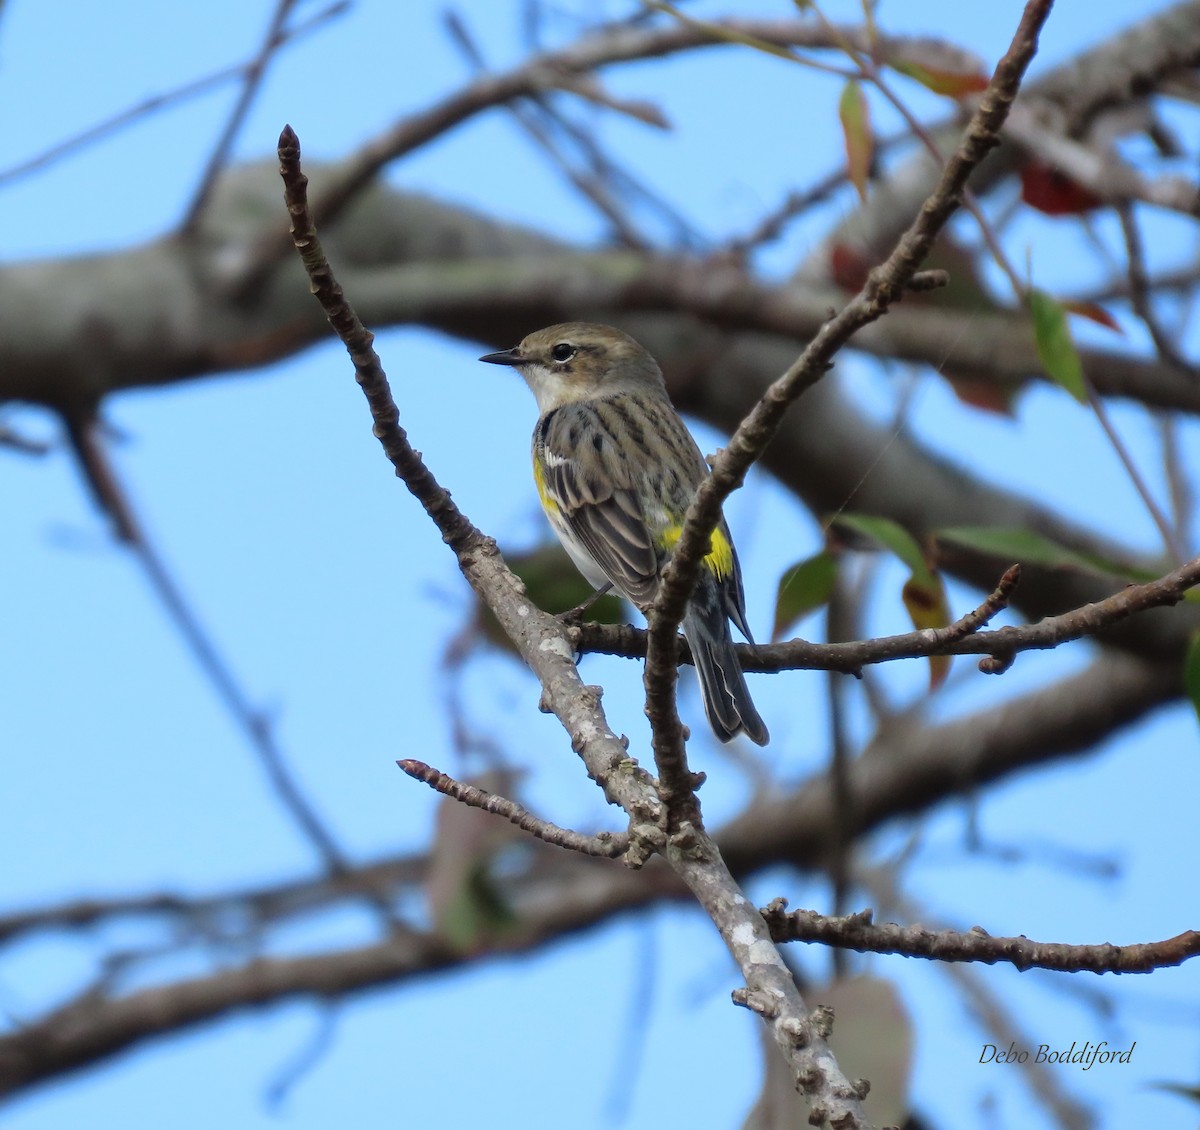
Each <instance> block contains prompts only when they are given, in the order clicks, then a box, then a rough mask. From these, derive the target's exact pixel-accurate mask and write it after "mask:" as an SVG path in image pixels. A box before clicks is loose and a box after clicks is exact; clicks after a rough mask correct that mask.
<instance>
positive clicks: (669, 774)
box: [645, 0, 1051, 816]
mask: <svg viewBox="0 0 1200 1130" xmlns="http://www.w3.org/2000/svg"><path fill="white" fill-rule="evenodd" d="M1050 8H1051V2H1050V0H1030V2H1029V3H1028V4H1027V5H1026V7H1025V11H1024V14H1023V15H1022V18H1021V25H1020V27H1019V28H1018V30H1017V33H1016V35H1015V36H1014V38H1013V41H1012V43H1011V44H1010V46H1009V49H1008V51H1007V53H1006V54H1005V56H1004V58H1003V59H1001V61H1000V63H999V64H998V65H997V67H996V70H995V73H994V74H993V76H992V79H991V82H990V83H989V84H988V88H987V90H986V91H985V92H984V93H983V95H982V96H981V98H980V101H979V105H978V107H977V108H976V110H975V112H974V114H973V115H972V117H971V121H970V123H969V124H968V126H967V128H966V130H965V131H964V134H963V138H962V140H961V142H960V143H959V146H958V148H957V149H956V150H955V152H954V154H953V155H952V156H951V157H950V159H949V160H948V161H947V162H946V164H945V167H944V169H943V171H942V176H941V178H940V180H939V182H938V186H937V188H936V189H935V191H934V193H933V195H932V196H930V197H929V199H928V200H926V202H925V204H924V205H923V206H922V208H921V210H920V212H919V213H918V215H917V218H916V219H915V220H914V221H913V223H912V224H911V226H910V227H909V229H908V231H907V232H906V233H905V234H904V236H903V237H902V238H901V240H900V242H899V243H898V244H897V246H896V248H895V250H894V251H893V252H892V254H891V255H890V256H889V257H888V259H887V261H886V262H885V263H883V264H882V265H881V266H880V267H877V268H876V269H875V270H873V271H872V272H871V276H870V278H869V280H868V282H867V284H866V285H865V286H864V287H863V289H862V290H861V291H860V292H859V294H858V295H857V296H856V297H855V298H854V299H853V300H852V301H851V302H850V303H848V304H847V305H846V306H845V307H843V308H842V310H841V312H840V313H839V314H837V315H836V316H835V317H833V318H831V319H830V320H829V321H827V322H826V323H825V325H824V326H822V328H821V330H820V331H819V332H818V333H817V335H816V337H814V338H813V340H812V341H811V342H810V343H809V345H808V347H807V348H806V349H805V350H804V351H803V353H801V355H800V357H799V358H798V359H797V360H796V361H795V362H794V364H793V365H792V366H791V368H790V369H789V370H788V372H786V373H785V374H784V375H783V376H782V377H780V378H779V379H778V380H777V381H776V382H775V383H774V384H773V385H772V386H771V387H770V388H769V389H768V390H767V392H766V393H765V394H764V395H763V397H762V398H761V399H760V400H759V402H758V404H757V405H756V406H755V407H754V409H753V411H752V412H751V413H750V415H749V416H747V417H746V419H745V420H743V421H742V423H741V424H740V425H739V426H738V429H737V431H736V432H735V433H734V434H733V436H732V437H731V439H730V441H729V446H728V447H727V448H725V450H724V451H722V452H719V453H718V455H717V458H716V459H715V461H714V463H713V469H712V474H711V475H710V476H709V478H708V479H706V480H705V482H704V483H703V484H702V485H701V487H700V489H699V491H697V493H696V498H695V499H694V501H693V502H692V504H691V506H690V507H689V509H688V515H687V518H686V519H685V521H684V528H683V533H682V535H681V536H680V538H679V541H678V543H677V544H676V546H675V549H674V552H673V553H672V556H671V560H670V562H669V563H668V565H667V568H666V569H665V570H664V573H663V577H662V581H661V583H660V585H659V588H658V593H657V595H656V597H655V601H654V606H653V608H652V609H651V611H650V615H649V629H648V632H647V646H646V671H645V684H646V709H647V713H648V714H649V715H650V717H651V723H652V725H653V728H654V758H655V764H656V765H657V766H658V775H659V780H660V783H661V786H662V787H663V788H665V789H667V790H668V791H667V792H665V793H664V795H663V799H664V802H666V803H667V806H668V810H669V811H670V810H671V808H672V801H673V799H674V796H675V795H676V794H677V795H679V796H680V797H684V796H687V795H688V794H689V793H690V792H691V789H692V784H691V781H690V776H689V773H688V769H687V760H686V755H685V753H684V748H683V735H682V730H681V728H680V723H679V719H678V714H677V712H676V710H675V699H674V691H675V681H676V664H677V655H678V636H677V632H676V629H677V627H678V625H679V621H680V620H681V619H682V617H683V612H684V608H685V606H686V603H687V600H688V597H689V596H690V595H691V592H692V589H693V588H694V587H695V583H696V579H697V577H698V576H699V572H700V567H701V561H702V559H703V557H704V555H705V554H706V553H707V552H708V546H709V541H710V538H711V536H712V531H713V530H714V529H715V528H716V525H717V522H718V521H719V520H720V516H721V504H722V503H723V502H724V500H725V499H726V498H727V497H728V496H729V495H730V494H731V493H732V492H733V491H734V490H736V489H737V488H738V487H739V486H740V485H741V483H742V480H743V479H744V478H745V475H746V472H747V471H748V470H749V468H750V466H751V464H753V463H754V462H755V461H756V460H757V459H758V458H759V456H761V454H762V453H763V451H764V450H765V449H766V446H767V444H768V443H769V442H770V441H771V439H772V437H773V436H774V435H775V433H776V431H777V430H778V429H779V425H780V423H781V422H782V419H783V415H784V413H785V412H786V411H787V408H788V406H789V405H790V404H791V402H792V401H793V400H795V399H796V398H797V397H798V396H799V395H800V394H801V393H802V392H803V391H804V390H805V389H806V388H808V387H809V386H810V385H812V384H814V383H815V382H816V381H818V380H819V379H820V378H821V377H822V376H823V375H824V373H825V371H826V370H827V369H828V368H829V365H830V363H831V361H832V359H833V357H834V355H835V354H836V353H837V351H838V350H839V349H841V348H842V347H843V346H844V345H845V344H846V343H847V342H848V341H850V339H851V338H852V337H853V335H854V334H855V333H856V332H857V331H858V329H860V328H861V327H862V326H865V325H867V324H868V323H870V322H873V321H875V320H877V319H878V318H880V317H882V316H883V314H885V313H886V312H887V310H888V307H889V306H890V305H891V304H892V303H893V302H897V301H899V300H900V298H901V297H902V295H903V293H904V290H905V289H906V287H907V286H908V284H909V282H910V280H911V279H912V277H913V275H914V274H916V272H917V269H918V268H919V267H920V265H921V263H922V261H923V260H924V258H925V256H926V255H927V254H928V253H929V250H930V248H931V247H932V246H933V241H934V239H935V238H936V237H937V234H938V232H940V231H941V229H942V227H943V226H944V225H945V224H946V222H947V221H948V220H949V219H950V217H951V216H952V215H953V213H954V211H955V209H956V208H957V206H958V203H959V201H960V200H961V198H962V194H963V192H964V190H965V187H966V183H967V179H968V178H969V177H970V175H971V173H972V171H973V170H974V169H975V167H976V166H977V165H978V164H979V162H980V161H982V160H983V158H984V156H985V155H986V154H987V152H988V151H989V150H990V149H991V148H993V147H994V146H995V145H997V144H998V143H999V133H1000V129H1001V127H1002V126H1003V124H1004V119H1005V117H1006V115H1007V113H1008V108H1009V106H1011V105H1012V102H1013V99H1014V98H1015V97H1016V94H1017V90H1018V89H1019V87H1020V83H1021V78H1022V76H1023V75H1024V73H1025V69H1026V68H1027V67H1028V65H1029V63H1030V61H1031V60H1032V59H1033V56H1034V53H1035V52H1036V50H1037V36H1038V32H1039V30H1040V28H1041V25H1042V23H1044V21H1045V20H1046V18H1047V17H1048V16H1049V14H1050ZM692 806H693V807H694V801H693V802H692ZM688 815H689V816H690V815H691V814H690V813H689V814H688Z"/></svg>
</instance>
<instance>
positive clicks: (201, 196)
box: [179, 0, 296, 237]
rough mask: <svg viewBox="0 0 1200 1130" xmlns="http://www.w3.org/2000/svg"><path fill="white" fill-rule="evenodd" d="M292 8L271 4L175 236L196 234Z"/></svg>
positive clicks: (288, 2) (284, 2)
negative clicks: (264, 31) (262, 34)
mask: <svg viewBox="0 0 1200 1130" xmlns="http://www.w3.org/2000/svg"><path fill="white" fill-rule="evenodd" d="M295 6H296V0H277V2H276V4H275V12H274V14H273V15H272V16H271V23H270V25H269V26H268V28H267V34H266V36H265V37H264V38H263V42H262V46H261V47H260V48H259V49H258V54H257V55H256V56H255V57H254V58H253V59H252V60H251V61H250V64H249V65H248V66H247V67H246V68H245V70H244V71H243V74H242V91H241V93H240V94H239V95H238V100H237V103H236V104H235V105H234V107H233V112H232V113H231V114H230V115H229V120H228V121H227V122H226V123H225V128H224V129H223V130H222V131H221V136H220V137H219V138H218V139H217V144H216V146H215V148H214V149H213V151H212V154H211V155H210V156H209V158H208V164H207V165H206V166H205V167H204V172H203V174H201V177H200V183H199V184H198V185H197V186H196V191H195V194H194V195H193V196H192V202H191V203H190V204H189V205H188V209H187V211H186V212H185V213H184V217H183V223H181V224H180V225H179V233H180V235H182V236H184V237H186V236H189V235H191V234H192V233H193V232H194V231H195V230H196V225H197V224H198V223H199V222H200V217H201V216H202V215H203V214H204V208H205V205H206V204H207V203H208V199H209V197H210V196H211V195H212V191H213V189H214V188H215V187H216V183H217V178H218V177H219V176H220V175H221V170H222V169H224V168H225V165H226V164H227V163H228V161H229V155H230V153H231V152H232V150H233V143H234V142H235V141H236V140H237V135H238V131H239V130H240V129H241V128H242V123H243V122H244V121H245V120H246V115H247V114H248V113H249V112H250V107H251V105H252V104H253V103H254V98H255V96H256V95H257V94H258V88H259V87H260V86H261V85H262V80H263V76H264V75H265V74H266V73H267V64H268V63H269V62H270V61H271V58H272V56H273V55H274V54H275V52H276V51H277V50H278V49H279V46H280V44H281V43H283V38H284V26H283V25H284V24H285V23H286V22H287V18H288V16H289V15H290V14H291V11H292V9H293V8H294V7H295Z"/></svg>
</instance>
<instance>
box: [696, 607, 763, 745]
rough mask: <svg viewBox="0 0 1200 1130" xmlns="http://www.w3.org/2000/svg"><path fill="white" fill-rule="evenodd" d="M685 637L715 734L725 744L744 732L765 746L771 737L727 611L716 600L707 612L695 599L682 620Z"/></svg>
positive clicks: (709, 721)
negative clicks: (740, 657) (748, 683)
mask: <svg viewBox="0 0 1200 1130" xmlns="http://www.w3.org/2000/svg"><path fill="white" fill-rule="evenodd" d="M683 634H684V635H685V636H686V637H687V641H688V644H689V646H690V647H691V649H692V658H693V659H694V660H695V663H696V674H698V675H699V676H700V693H701V695H702V696H703V698H704V713H705V714H706V715H707V716H708V723H709V725H710V726H712V728H713V733H715V734H716V735H717V737H718V738H719V739H720V740H721V741H722V742H727V741H731V740H732V739H733V738H734V737H736V736H737V735H738V734H740V733H744V734H745V735H746V737H748V738H749V739H750V740H751V741H752V742H755V743H756V744H758V745H766V744H767V742H768V741H769V740H770V735H769V734H768V733H767V727H766V724H765V723H764V722H763V720H762V718H761V717H760V716H759V713H758V711H757V710H756V709H755V707H754V703H753V702H752V701H751V699H750V691H749V690H748V689H747V687H746V679H745V676H744V675H743V674H742V668H741V665H740V664H739V663H738V659H737V654H736V653H735V652H734V650H733V640H732V638H731V637H730V635H729V621H728V620H726V619H725V613H724V611H723V610H722V609H720V608H719V606H717V604H716V602H715V601H714V602H713V607H712V608H711V609H706V608H704V607H700V606H699V604H698V602H697V601H696V600H695V599H693V601H692V603H691V604H689V605H688V610H687V614H686V615H685V616H684V618H683Z"/></svg>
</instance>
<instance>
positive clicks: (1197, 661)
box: [1183, 629, 1200, 721]
mask: <svg viewBox="0 0 1200 1130" xmlns="http://www.w3.org/2000/svg"><path fill="white" fill-rule="evenodd" d="M1183 686H1184V689H1185V690H1186V691H1187V696H1188V698H1189V699H1191V701H1192V708H1193V709H1194V710H1195V711H1196V718H1197V720H1198V721H1200V629H1197V630H1196V631H1194V632H1193V633H1192V642H1191V643H1190V644H1188V649H1187V655H1186V656H1185V657H1184V660H1183Z"/></svg>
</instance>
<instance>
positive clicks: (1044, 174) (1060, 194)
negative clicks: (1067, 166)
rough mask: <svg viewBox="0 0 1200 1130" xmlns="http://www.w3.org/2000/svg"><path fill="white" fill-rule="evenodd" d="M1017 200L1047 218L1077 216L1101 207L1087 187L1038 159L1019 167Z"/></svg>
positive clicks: (1098, 198) (1100, 203)
mask: <svg viewBox="0 0 1200 1130" xmlns="http://www.w3.org/2000/svg"><path fill="white" fill-rule="evenodd" d="M1021 199H1022V200H1024V201H1025V203H1026V204H1028V205H1029V206H1030V207H1031V208H1036V209H1037V210H1038V211H1039V212H1044V213H1045V214H1046V215H1047V216H1078V215H1081V214H1082V213H1084V212H1090V211H1092V209H1094V208H1099V207H1101V206H1102V205H1103V204H1104V201H1103V200H1102V199H1101V198H1100V197H1099V196H1097V195H1096V194H1095V193H1094V192H1093V191H1092V190H1091V189H1090V188H1085V187H1084V186H1083V185H1081V184H1080V183H1079V182H1078V181H1073V180H1072V179H1071V178H1070V177H1069V176H1067V175H1066V174H1065V173H1063V172H1060V171H1059V170H1058V169H1055V168H1053V167H1052V166H1050V165H1047V164H1045V163H1043V162H1042V161H1038V160H1030V161H1027V162H1026V163H1025V164H1024V165H1023V166H1022V167H1021Z"/></svg>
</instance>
